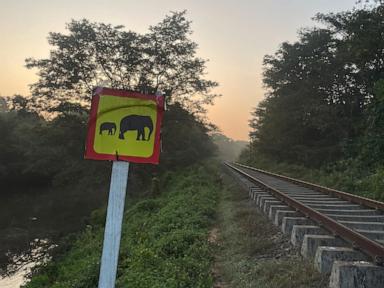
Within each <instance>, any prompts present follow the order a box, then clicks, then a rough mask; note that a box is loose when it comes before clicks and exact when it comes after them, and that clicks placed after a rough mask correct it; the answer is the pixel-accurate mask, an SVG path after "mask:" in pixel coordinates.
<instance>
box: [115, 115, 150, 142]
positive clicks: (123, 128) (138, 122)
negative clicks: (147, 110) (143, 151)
mask: <svg viewBox="0 0 384 288" xmlns="http://www.w3.org/2000/svg"><path fill="white" fill-rule="evenodd" d="M145 128H148V129H149V134H148V139H145ZM132 130H136V131H137V136H136V140H137V141H139V140H147V141H149V139H150V138H151V134H152V131H153V122H152V119H151V117H149V116H143V115H128V116H125V117H124V118H123V119H121V121H120V134H119V138H120V139H124V133H125V132H127V131H132Z"/></svg>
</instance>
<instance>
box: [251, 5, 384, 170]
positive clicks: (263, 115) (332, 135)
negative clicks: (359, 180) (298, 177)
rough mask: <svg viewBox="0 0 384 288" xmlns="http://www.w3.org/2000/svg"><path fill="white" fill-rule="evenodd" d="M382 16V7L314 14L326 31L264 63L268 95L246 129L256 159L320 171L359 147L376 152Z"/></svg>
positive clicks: (383, 63) (307, 32)
mask: <svg viewBox="0 0 384 288" xmlns="http://www.w3.org/2000/svg"><path fill="white" fill-rule="evenodd" d="M383 16H384V4H383V3H377V4H376V5H374V6H372V7H371V8H360V9H357V8H356V9H354V10H353V11H347V12H340V13H337V14H333V13H331V14H325V15H324V14H318V15H317V16H316V20H318V21H320V22H322V23H323V24H325V28H313V29H304V30H302V31H301V32H300V34H299V40H298V41H297V42H295V43H292V44H290V43H283V44H282V45H281V46H280V48H279V49H278V51H277V52H276V53H275V54H274V55H268V56H266V57H265V58H264V69H265V70H264V84H265V85H266V87H267V88H268V94H267V97H266V99H265V100H264V101H262V102H261V103H260V104H259V106H258V107H257V108H256V109H255V110H254V112H253V114H252V120H251V121H250V126H251V129H252V131H251V137H252V138H253V141H252V142H253V146H254V147H252V148H253V149H252V151H253V152H254V153H261V154H265V155H266V156H268V157H269V158H272V159H274V160H276V161H286V162H289V163H295V164H304V165H306V166H310V167H320V166H321V165H324V164H326V163H329V162H331V161H335V160H337V159H342V158H345V157H350V156H353V157H355V156H356V152H357V151H359V150H361V149H364V148H363V147H364V146H366V145H365V144H363V143H371V142H374V143H372V145H371V146H375V147H376V150H382V149H381V148H380V147H381V144H379V142H380V141H381V142H382V140H380V139H383V138H382V137H381V135H380V133H378V129H376V130H375V131H374V130H372V129H370V128H369V127H371V126H372V123H376V124H375V125H376V127H379V125H380V124H379V122H378V121H379V120H378V119H379V118H380V116H378V114H379V113H381V110H380V108H379V106H380V103H381V102H380V96H379V94H380V92H378V89H379V88H377V87H376V88H375V85H379V84H377V83H379V81H380V79H383V78H384V73H383V71H384V60H383V59H384V53H383V50H382V49H381V47H382V46H383V43H384V42H383V41H384V40H383V37H381V35H382V33H383V31H384V25H383V23H382V18H383ZM372 121H373V122H372ZM367 127H368V130H370V131H369V133H370V134H369V133H366V129H367ZM363 134H365V135H366V136H367V137H368V138H367V139H365V140H364V141H361V136H362V135H363ZM368 134H369V135H368ZM371 136H372V137H371ZM375 153H376V152H375ZM352 154H354V155H352ZM376 154H377V153H376ZM375 156H378V155H375ZM376 159H377V158H376Z"/></svg>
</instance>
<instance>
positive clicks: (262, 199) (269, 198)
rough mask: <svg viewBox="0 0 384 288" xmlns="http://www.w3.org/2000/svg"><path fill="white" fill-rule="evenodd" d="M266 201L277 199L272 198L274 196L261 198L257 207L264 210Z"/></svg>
mask: <svg viewBox="0 0 384 288" xmlns="http://www.w3.org/2000/svg"><path fill="white" fill-rule="evenodd" d="M265 201H276V198H275V197H272V196H265V197H260V198H259V201H258V202H256V203H257V205H258V206H259V207H260V209H262V208H263V206H264V202H265Z"/></svg>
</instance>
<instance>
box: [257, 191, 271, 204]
mask: <svg viewBox="0 0 384 288" xmlns="http://www.w3.org/2000/svg"><path fill="white" fill-rule="evenodd" d="M268 196H270V197H271V194H269V193H267V192H261V193H255V194H253V200H254V201H255V202H256V204H257V201H258V198H259V197H268Z"/></svg>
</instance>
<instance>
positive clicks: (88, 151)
mask: <svg viewBox="0 0 384 288" xmlns="http://www.w3.org/2000/svg"><path fill="white" fill-rule="evenodd" d="M101 95H108V96H109V95H110V96H118V97H129V98H138V99H145V100H153V101H155V102H156V107H157V119H156V132H155V142H154V148H153V154H152V155H151V156H150V157H134V156H120V155H112V154H102V153H98V152H96V151H95V150H94V148H93V145H94V139H95V133H96V117H97V110H98V108H99V101H100V96H101ZM163 114H164V96H157V95H150V94H142V93H139V92H134V91H127V90H120V89H112V88H105V87H96V88H95V90H94V92H93V94H92V101H91V111H90V116H89V120H88V133H87V140H86V146H85V154H84V158H85V159H93V160H112V161H116V160H117V161H128V162H135V163H152V164H159V158H160V129H161V122H162V121H163Z"/></svg>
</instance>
